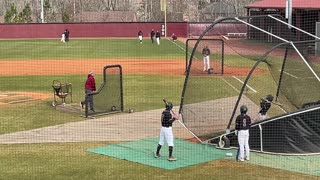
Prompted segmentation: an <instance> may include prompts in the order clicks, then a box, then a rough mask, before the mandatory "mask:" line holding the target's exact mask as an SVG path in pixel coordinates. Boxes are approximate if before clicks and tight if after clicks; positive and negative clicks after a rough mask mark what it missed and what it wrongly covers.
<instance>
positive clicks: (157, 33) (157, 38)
mask: <svg viewBox="0 0 320 180" xmlns="http://www.w3.org/2000/svg"><path fill="white" fill-rule="evenodd" d="M160 36H161V35H160V32H159V31H157V32H156V41H157V44H158V45H160Z"/></svg>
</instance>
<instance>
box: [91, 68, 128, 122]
mask: <svg viewBox="0 0 320 180" xmlns="http://www.w3.org/2000/svg"><path fill="white" fill-rule="evenodd" d="M93 103H94V109H95V112H92V111H87V113H88V115H90V116H91V115H100V114H105V113H113V112H119V111H123V94H122V71H121V67H120V66H117V65H115V66H106V67H105V68H104V82H103V83H102V85H101V86H100V88H99V89H98V90H97V92H96V93H93Z"/></svg>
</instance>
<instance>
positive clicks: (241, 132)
mask: <svg viewBox="0 0 320 180" xmlns="http://www.w3.org/2000/svg"><path fill="white" fill-rule="evenodd" d="M247 111H248V108H247V106H245V105H242V106H241V107H240V115H238V116H237V118H236V127H235V130H236V131H235V133H236V135H237V136H238V143H239V149H240V151H239V157H238V160H239V161H244V160H247V161H249V158H250V148H249V128H250V126H251V118H250V116H248V115H247ZM244 153H246V155H245V156H244Z"/></svg>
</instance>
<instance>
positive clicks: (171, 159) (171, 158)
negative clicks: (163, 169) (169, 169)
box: [168, 156, 177, 161]
mask: <svg viewBox="0 0 320 180" xmlns="http://www.w3.org/2000/svg"><path fill="white" fill-rule="evenodd" d="M176 160H177V158H175V157H172V156H171V157H169V158H168V161H176Z"/></svg>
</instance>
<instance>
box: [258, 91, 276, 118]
mask: <svg viewBox="0 0 320 180" xmlns="http://www.w3.org/2000/svg"><path fill="white" fill-rule="evenodd" d="M272 101H273V96H272V95H268V96H267V97H266V98H265V99H264V98H261V100H260V111H259V114H258V118H257V120H256V121H258V120H265V119H266V118H267V112H268V110H269V109H270V107H271V102H272Z"/></svg>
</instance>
